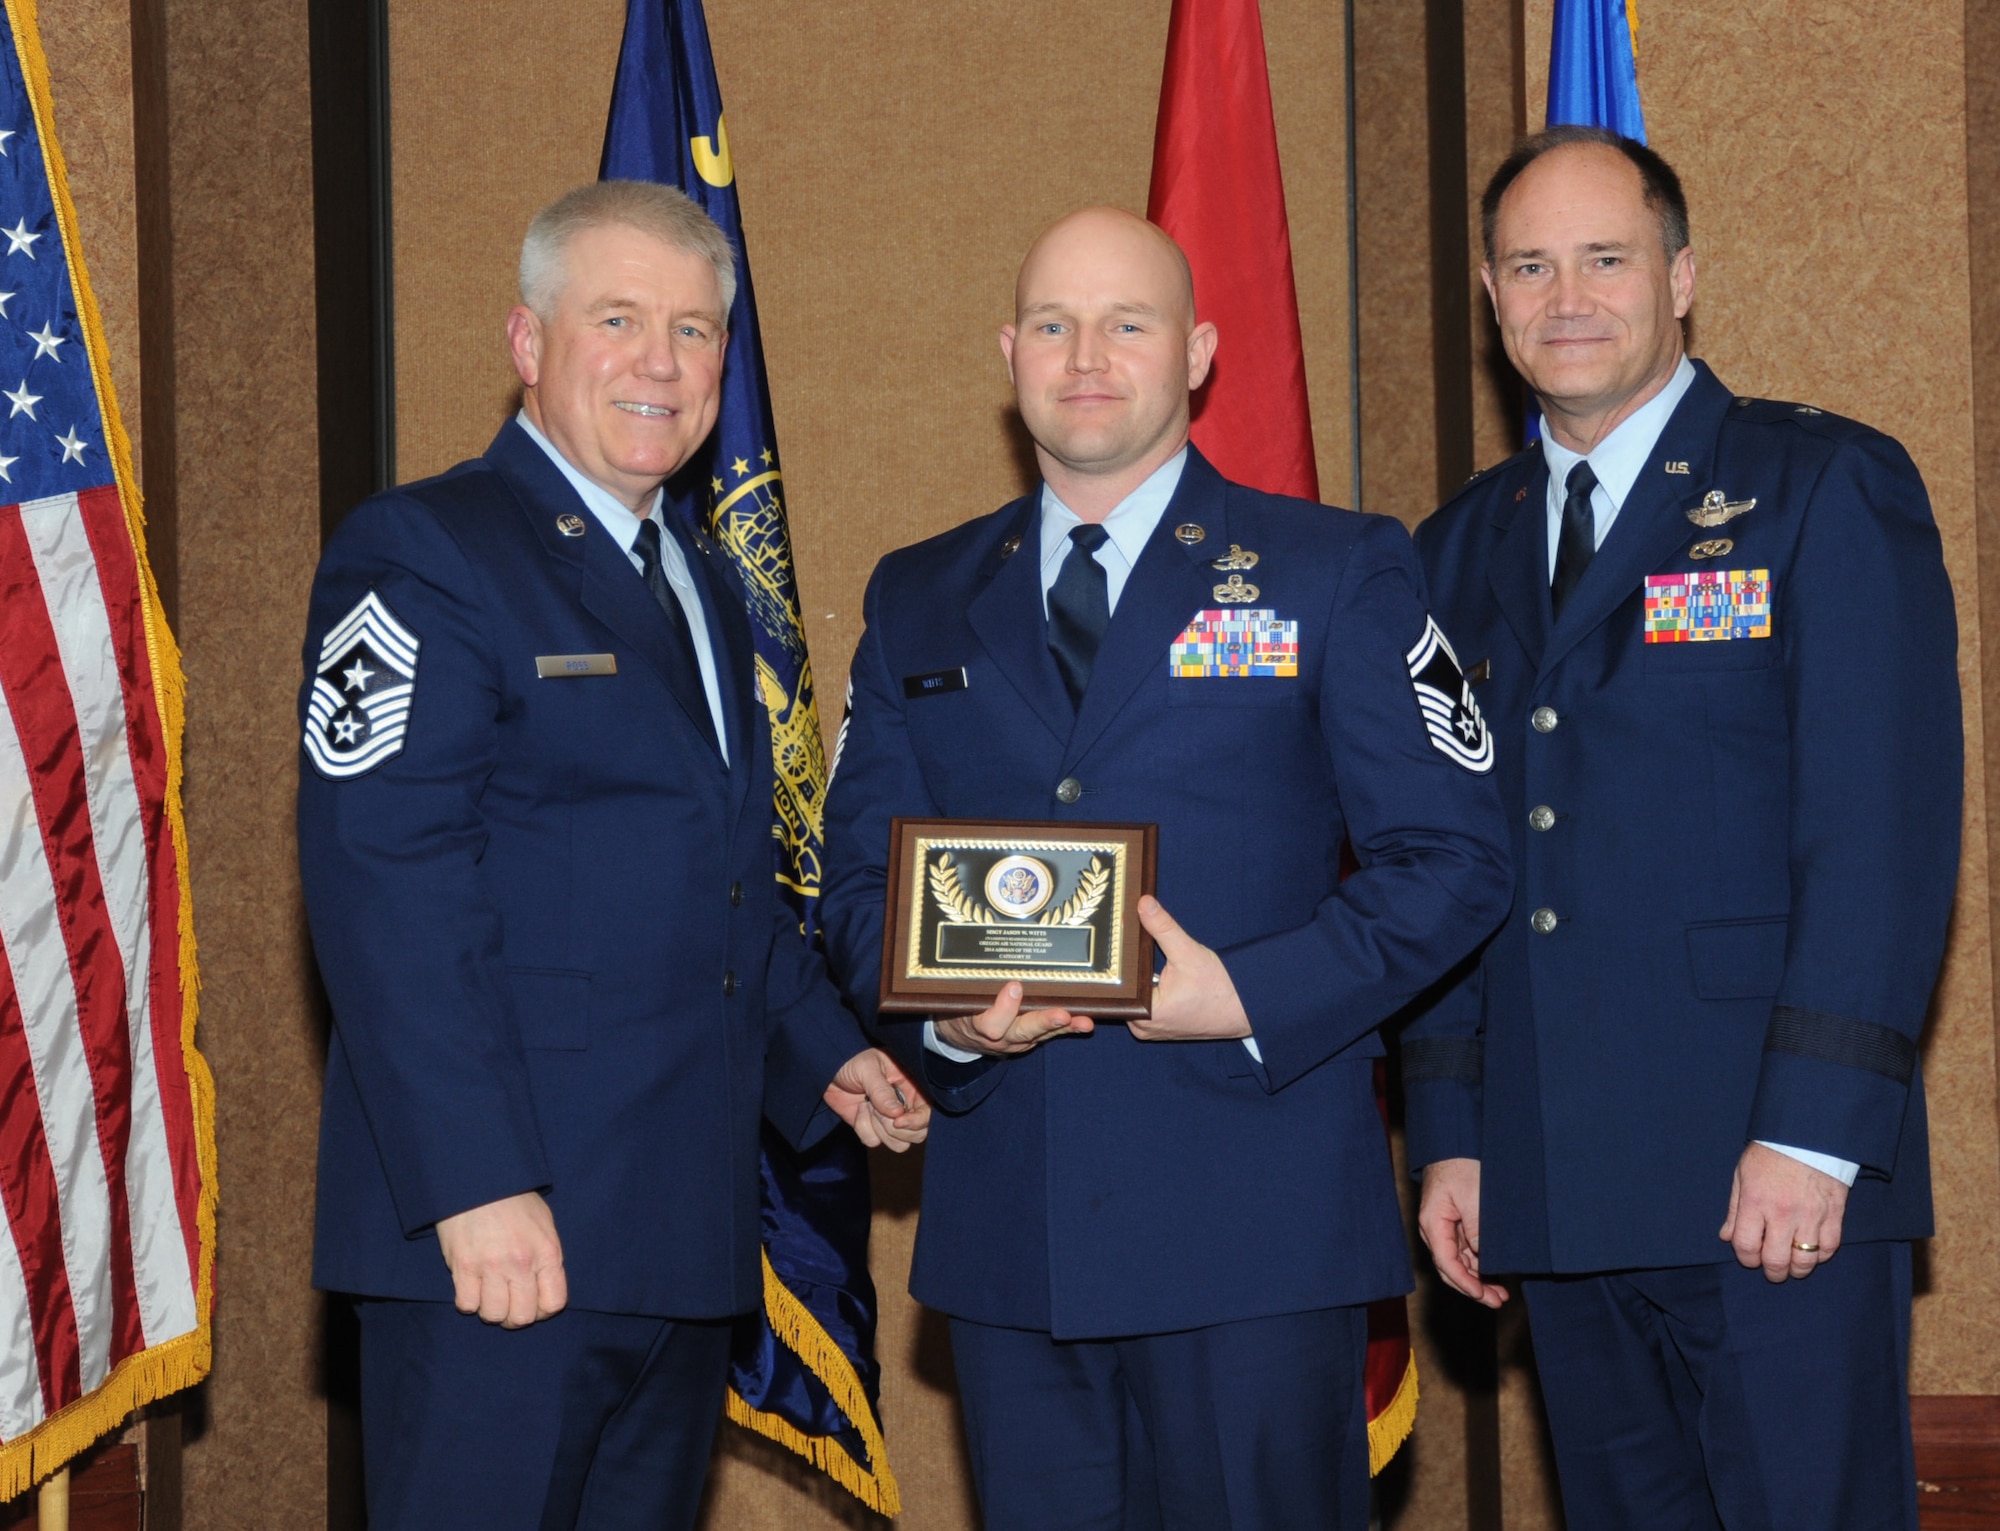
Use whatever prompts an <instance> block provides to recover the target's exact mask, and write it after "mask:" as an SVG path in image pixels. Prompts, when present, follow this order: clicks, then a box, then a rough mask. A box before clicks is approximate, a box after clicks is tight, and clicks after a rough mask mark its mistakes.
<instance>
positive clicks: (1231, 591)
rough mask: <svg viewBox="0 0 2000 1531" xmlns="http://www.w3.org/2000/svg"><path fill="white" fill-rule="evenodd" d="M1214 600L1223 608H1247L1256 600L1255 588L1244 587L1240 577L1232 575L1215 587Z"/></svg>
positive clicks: (1250, 586)
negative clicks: (1221, 604) (1223, 606)
mask: <svg viewBox="0 0 2000 1531" xmlns="http://www.w3.org/2000/svg"><path fill="white" fill-rule="evenodd" d="M1215 598H1216V599H1217V600H1218V601H1220V602H1222V603H1223V605H1225V606H1248V605H1249V604H1250V603H1251V602H1252V601H1254V600H1256V599H1257V587H1256V586H1255V585H1246V584H1245V583H1244V582H1243V576H1242V575H1240V574H1232V575H1230V576H1229V578H1228V579H1226V580H1224V581H1223V582H1222V583H1221V584H1219V585H1217V586H1216V587H1215Z"/></svg>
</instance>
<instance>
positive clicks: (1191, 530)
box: [1174, 521, 1208, 547]
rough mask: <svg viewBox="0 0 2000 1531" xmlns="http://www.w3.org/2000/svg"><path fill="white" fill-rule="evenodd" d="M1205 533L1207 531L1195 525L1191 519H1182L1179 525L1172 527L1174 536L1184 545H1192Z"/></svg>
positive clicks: (1205, 534) (1204, 535)
mask: <svg viewBox="0 0 2000 1531" xmlns="http://www.w3.org/2000/svg"><path fill="white" fill-rule="evenodd" d="M1207 535H1208V532H1207V531H1206V530H1205V529H1204V528H1202V527H1199V526H1197V525H1195V524H1194V522H1192V521H1183V522H1181V524H1180V525H1179V526H1177V527H1175V528H1174V536H1175V537H1176V538H1177V539H1178V540H1179V541H1180V542H1181V543H1182V544H1183V545H1184V546H1186V547H1193V546H1194V545H1195V544H1196V543H1197V542H1199V541H1201V539H1202V538H1204V537H1206V536H1207Z"/></svg>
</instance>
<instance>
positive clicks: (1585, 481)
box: [1549, 461, 1597, 616]
mask: <svg viewBox="0 0 2000 1531" xmlns="http://www.w3.org/2000/svg"><path fill="white" fill-rule="evenodd" d="M1596 487H1597V475H1596V474H1595V473H1592V472H1591V471H1590V464H1589V462H1587V461H1585V462H1580V463H1578V464H1577V465H1576V466H1575V467H1574V468H1571V469H1570V470H1569V480H1568V482H1567V484H1566V485H1565V486H1564V489H1565V492H1564V494H1563V521H1562V536H1561V537H1560V538H1559V539H1558V540H1557V542H1556V577H1555V578H1554V579H1553V580H1551V581H1550V582H1549V605H1550V606H1551V607H1552V608H1553V609H1554V611H1555V614H1556V615H1557V616H1561V615H1562V610H1563V604H1564V602H1566V601H1568V600H1569V598H1570V596H1571V595H1572V594H1573V593H1574V592H1575V590H1576V587H1577V583H1578V581H1580V580H1581V579H1582V578H1583V571H1584V570H1585V569H1587V568H1589V567H1590V560H1591V559H1592V558H1593V557H1595V556H1596V554H1597V512H1596V511H1594V510H1592V509H1591V507H1590V491H1591V490H1593V489H1595V488H1596Z"/></svg>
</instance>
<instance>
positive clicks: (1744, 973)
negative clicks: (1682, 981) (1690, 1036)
mask: <svg viewBox="0 0 2000 1531" xmlns="http://www.w3.org/2000/svg"><path fill="white" fill-rule="evenodd" d="M1790 924H1791V922H1790V921H1789V920H1788V919H1787V918H1786V917H1785V916H1783V915H1774V916H1770V917H1768V918H1765V919H1758V920H1715V921H1711V922H1709V923H1706V924H1701V925H1690V926H1688V928H1687V941H1688V960H1689V962H1691V963H1692V964H1693V966H1694V992H1695V993H1696V994H1697V995H1699V996H1700V997H1701V998H1702V999H1767V998H1769V997H1770V996H1771V995H1773V994H1776V993H1777V992H1778V985H1779V983H1781V982H1782V981H1783V979H1784V976H1785V932H1786V931H1787V929H1788V928H1789V927H1790Z"/></svg>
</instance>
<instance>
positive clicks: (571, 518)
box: [556, 511, 583, 537]
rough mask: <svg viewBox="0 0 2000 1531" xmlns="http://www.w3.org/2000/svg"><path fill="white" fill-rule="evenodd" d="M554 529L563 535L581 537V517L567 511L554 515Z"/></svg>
mask: <svg viewBox="0 0 2000 1531" xmlns="http://www.w3.org/2000/svg"><path fill="white" fill-rule="evenodd" d="M556 530H557V531H559V532H561V533H562V534H563V535H564V536H565V537H581V536H582V535H583V517H582V516H576V515H571V514H570V513H569V512H568V511H564V512H563V513H562V514H561V515H559V516H557V517H556Z"/></svg>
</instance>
